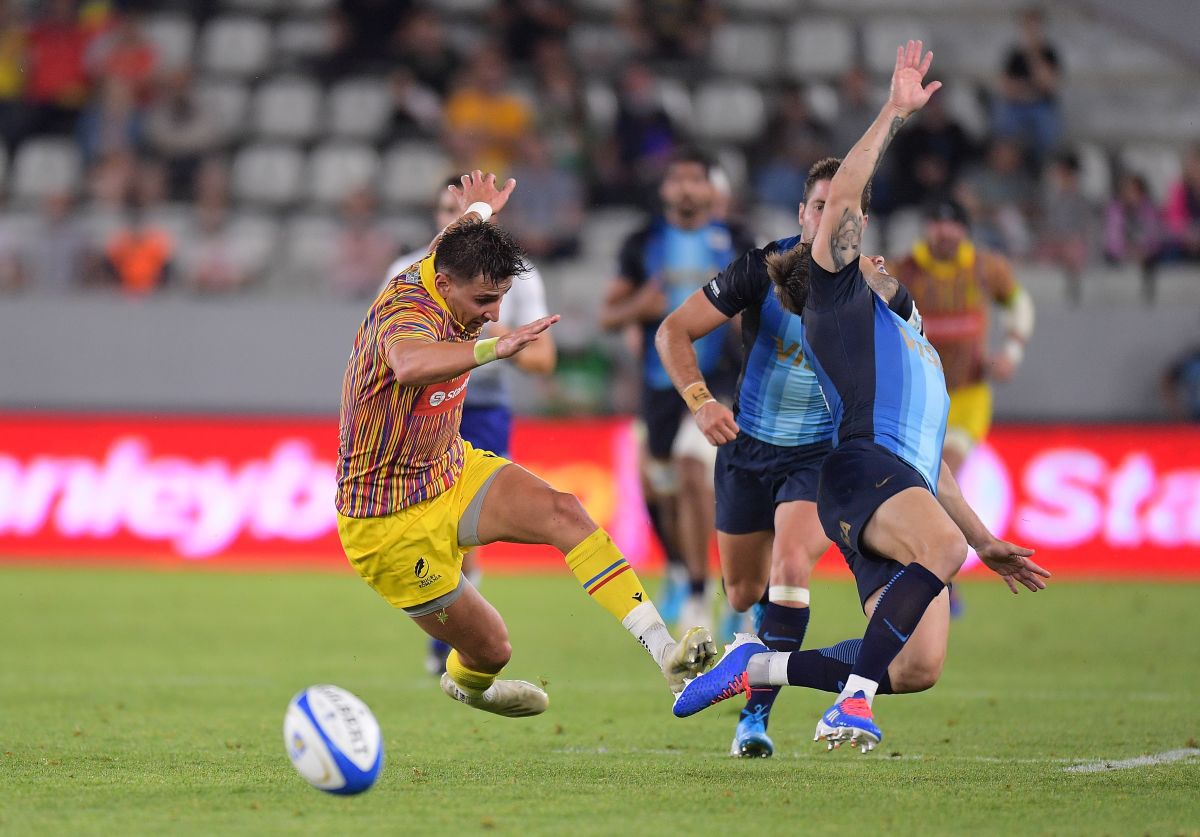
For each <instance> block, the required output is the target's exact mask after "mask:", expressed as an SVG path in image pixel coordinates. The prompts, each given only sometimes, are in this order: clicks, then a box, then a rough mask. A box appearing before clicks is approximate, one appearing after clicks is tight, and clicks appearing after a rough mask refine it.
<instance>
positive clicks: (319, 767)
mask: <svg viewBox="0 0 1200 837" xmlns="http://www.w3.org/2000/svg"><path fill="white" fill-rule="evenodd" d="M283 746H284V747H285V748H286V749H287V754H288V758H290V759H291V760H292V765H293V766H294V767H295V768H296V771H297V772H298V773H299V774H300V775H301V776H303V777H304V779H305V781H307V782H308V783H309V784H310V785H312V786H313V787H314V788H317V789H318V790H323V791H326V792H328V793H336V794H342V795H346V796H348V795H350V794H355V793H362V792H363V791H365V790H366V789H367V788H369V787H371V785H373V784H375V780H376V779H377V778H379V771H380V770H382V769H383V736H382V735H380V732H379V723H378V722H377V721H376V720H375V716H374V715H372V714H371V710H370V709H368V708H367V705H366V704H365V703H363V702H362V701H361V700H359V699H358V698H357V697H355V696H354V695H352V694H350V693H349V692H347V691H346V690H345V689H339V688H338V687H337V686H309V687H308V688H307V689H305V690H304V691H303V692H301V693H300V694H298V695H296V696H295V697H294V698H292V702H291V703H289V704H288V708H287V714H286V715H284V718H283Z"/></svg>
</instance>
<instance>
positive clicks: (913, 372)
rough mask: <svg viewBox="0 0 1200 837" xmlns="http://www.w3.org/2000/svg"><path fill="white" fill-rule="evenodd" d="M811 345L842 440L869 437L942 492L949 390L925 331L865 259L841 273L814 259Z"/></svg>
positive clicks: (807, 342) (807, 322) (807, 326)
mask: <svg viewBox="0 0 1200 837" xmlns="http://www.w3.org/2000/svg"><path fill="white" fill-rule="evenodd" d="M811 271H812V273H811V281H810V283H809V291H808V302H807V304H806V305H805V307H804V351H805V354H807V355H808V357H809V360H810V361H811V362H812V365H813V371H814V372H816V375H817V381H818V382H819V383H820V385H821V392H823V393H824V395H825V401H826V402H827V403H828V405H829V411H830V413H832V414H833V423H834V438H833V444H834V446H835V447H836V446H837V445H839V444H841V443H842V442H848V441H850V440H851V439H869V440H871V441H873V442H875V443H876V444H878V445H880V446H882V447H884V448H886V449H887V450H889V451H891V452H892V453H894V454H896V455H897V456H898V457H900V458H901V459H903V460H904V461H905V462H907V463H908V464H909V465H911V466H912V467H913V468H915V469H916V470H917V471H918V472H919V473H920V474H921V476H922V477H923V478H924V479H925V482H926V484H927V485H928V486H929V490H930V491H932V492H934V493H936V492H937V480H938V472H939V470H940V468H941V462H942V442H943V441H944V440H945V437H946V416H947V414H948V413H949V410H950V397H949V395H947V394H946V378H945V376H944V375H943V373H942V361H941V359H940V358H939V357H938V353H937V351H936V350H934V348H933V346H932V345H930V343H929V341H928V340H926V339H925V336H924V335H923V334H921V332H920V331H919V330H918V329H917V328H915V327H914V326H913V325H912V324H911V323H910V322H908V321H907V320H906V319H905V318H903V317H902V316H900V315H899V314H897V313H896V312H895V311H893V310H892V309H891V308H889V307H888V304H887V303H886V302H884V301H883V300H882V299H881V298H879V296H877V295H876V294H875V293H874V292H873V291H872V290H871V288H870V286H869V285H868V284H867V282H866V280H865V279H864V278H863V274H862V270H861V269H860V267H859V263H858V259H855V260H854V261H853V263H851V264H849V265H847V266H846V267H844V268H843V269H842V270H839V271H837V272H836V273H831V272H829V271H827V270H825V269H824V268H822V267H821V266H820V265H819V264H817V263H816V261H815V260H814V261H812V263H811Z"/></svg>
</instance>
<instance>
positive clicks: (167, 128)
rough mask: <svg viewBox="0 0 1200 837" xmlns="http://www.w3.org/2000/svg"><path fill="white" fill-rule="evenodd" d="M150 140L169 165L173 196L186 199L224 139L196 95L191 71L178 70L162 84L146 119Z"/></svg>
mask: <svg viewBox="0 0 1200 837" xmlns="http://www.w3.org/2000/svg"><path fill="white" fill-rule="evenodd" d="M146 139H147V144H148V145H149V147H150V149H151V150H152V151H154V152H155V153H156V154H157V155H158V156H159V157H161V158H162V159H163V160H164V161H165V162H166V164H167V167H168V175H169V178H170V191H171V194H172V195H174V196H177V197H178V196H181V195H183V194H184V193H185V192H186V191H187V190H188V189H189V188H190V187H191V184H192V179H193V178H194V177H195V174H196V169H197V167H198V166H199V164H200V160H201V159H202V158H203V157H205V156H206V155H208V154H211V153H213V152H214V151H216V150H217V149H218V148H219V147H220V145H221V139H222V138H221V125H220V121H219V120H218V119H217V116H216V114H215V113H213V112H212V110H211V109H210V108H208V107H207V106H206V105H205V103H204V101H203V100H202V99H201V98H200V97H199V96H197V95H196V91H195V89H194V88H193V86H192V75H191V72H190V71H188V70H178V71H176V72H173V73H171V74H170V75H168V76H166V77H165V78H164V79H163V80H162V84H161V87H160V92H159V95H158V97H157V98H156V99H155V101H154V103H153V105H151V107H150V110H149V113H148V114H147V116H146Z"/></svg>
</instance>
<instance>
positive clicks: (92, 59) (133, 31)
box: [84, 12, 158, 101]
mask: <svg viewBox="0 0 1200 837" xmlns="http://www.w3.org/2000/svg"><path fill="white" fill-rule="evenodd" d="M84 66H85V68H86V69H87V71H88V73H89V75H91V76H92V77H93V78H97V79H105V80H107V79H119V80H120V81H123V82H125V83H126V84H128V85H129V86H130V87H131V88H132V89H133V91H134V93H135V95H136V96H137V97H138V101H145V100H146V99H147V98H148V97H149V94H150V92H151V90H150V84H151V82H152V81H153V79H154V72H155V70H156V69H157V67H158V50H157V49H156V48H155V46H154V43H153V42H152V41H151V40H150V39H149V38H148V37H146V33H145V31H144V30H143V29H142V20H141V15H139V14H137V13H134V12H127V13H125V14H122V15H120V16H119V17H118V18H117V20H116V23H115V25H113V26H112V27H111V28H110V29H109V30H108V31H106V32H104V33H103V34H100V35H97V36H96V37H95V38H94V39H93V40H92V42H91V45H90V46H89V47H88V49H87V52H86V53H85V55H84Z"/></svg>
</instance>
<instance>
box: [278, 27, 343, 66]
mask: <svg viewBox="0 0 1200 837" xmlns="http://www.w3.org/2000/svg"><path fill="white" fill-rule="evenodd" d="M336 37H337V32H336V31H335V30H334V28H333V26H332V24H331V23H330V21H328V20H326V19H324V18H308V17H300V18H288V19H287V20H284V21H282V22H280V24H279V25H278V26H277V27H275V54H276V56H277V57H278V58H279V60H281V61H284V62H288V61H293V62H294V61H298V60H306V59H314V58H320V57H321V56H323V55H325V54H327V53H328V52H329V51H330V50H331V49H332V48H333V45H334V41H335V39H336Z"/></svg>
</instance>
